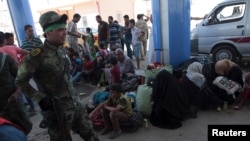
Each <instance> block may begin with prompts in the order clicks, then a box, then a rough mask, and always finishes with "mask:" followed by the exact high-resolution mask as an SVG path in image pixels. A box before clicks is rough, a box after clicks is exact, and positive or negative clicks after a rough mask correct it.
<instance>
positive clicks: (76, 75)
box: [71, 71, 82, 84]
mask: <svg viewBox="0 0 250 141" xmlns="http://www.w3.org/2000/svg"><path fill="white" fill-rule="evenodd" d="M81 75H82V71H79V72H77V73H76V74H75V75H73V76H72V78H71V81H72V83H73V84H75V83H76V82H77V80H79V78H80V76H81Z"/></svg>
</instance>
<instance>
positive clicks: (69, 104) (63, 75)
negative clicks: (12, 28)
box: [16, 11, 99, 141]
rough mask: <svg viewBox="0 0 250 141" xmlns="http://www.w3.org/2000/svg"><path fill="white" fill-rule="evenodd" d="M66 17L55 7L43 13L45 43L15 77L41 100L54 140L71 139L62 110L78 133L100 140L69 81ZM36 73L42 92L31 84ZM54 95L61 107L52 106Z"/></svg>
mask: <svg viewBox="0 0 250 141" xmlns="http://www.w3.org/2000/svg"><path fill="white" fill-rule="evenodd" d="M66 21H67V15H65V14H63V15H58V14H57V13H56V12H54V11H49V12H46V13H44V14H43V15H41V17H40V19H39V23H40V24H41V26H42V28H43V31H44V32H45V36H46V40H45V42H44V45H43V47H41V48H37V49H34V50H32V51H31V52H30V54H29V55H28V56H27V57H26V58H25V60H24V62H23V63H22V65H21V66H20V67H19V69H18V76H17V79H16V81H17V83H18V84H19V85H20V86H21V88H22V91H23V92H24V93H25V94H26V96H28V97H30V98H33V99H34V100H35V101H36V102H38V103H39V106H40V108H41V110H42V115H43V117H44V121H46V122H45V123H46V124H45V125H47V126H45V127H47V128H48V132H49V135H50V140H51V141H69V140H72V139H71V137H68V136H67V133H64V132H62V130H61V128H64V127H65V126H62V124H61V123H60V122H59V120H58V119H60V117H59V116H58V113H60V112H62V113H63V116H64V117H63V118H64V119H66V122H67V125H68V126H67V127H68V128H69V129H72V130H73V131H74V132H76V133H78V134H79V135H80V136H81V137H82V138H83V139H84V141H99V138H98V136H97V135H96V133H95V131H94V130H93V127H92V122H91V120H89V118H88V115H87V112H86V109H85V108H83V106H82V104H81V103H80V102H79V98H78V97H77V96H76V94H75V91H74V89H73V85H72V82H71V81H70V79H71V78H70V70H69V69H70V60H69V59H68V57H67V55H66V50H65V49H64V48H63V46H62V45H63V44H64V42H65V37H66V29H65V26H66ZM33 76H35V77H36V78H37V80H38V81H39V83H40V84H41V86H42V89H43V92H40V91H36V90H35V89H34V88H33V87H32V86H31V85H30V84H29V80H30V78H32V77H33ZM51 99H56V101H57V103H59V106H58V107H59V109H61V111H55V110H54V109H53V108H52V107H54V105H53V103H52V100H51ZM58 117H59V118H58ZM42 126H44V125H42ZM64 131H65V130H64ZM66 131H67V130H66ZM68 132H69V131H68ZM69 136H70V133H69Z"/></svg>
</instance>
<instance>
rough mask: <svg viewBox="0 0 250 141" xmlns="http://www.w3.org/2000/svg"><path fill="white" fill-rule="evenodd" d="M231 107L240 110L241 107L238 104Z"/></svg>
mask: <svg viewBox="0 0 250 141" xmlns="http://www.w3.org/2000/svg"><path fill="white" fill-rule="evenodd" d="M233 108H234V110H240V109H241V107H240V106H238V105H236V106H233Z"/></svg>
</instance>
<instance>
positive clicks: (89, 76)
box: [0, 11, 250, 141]
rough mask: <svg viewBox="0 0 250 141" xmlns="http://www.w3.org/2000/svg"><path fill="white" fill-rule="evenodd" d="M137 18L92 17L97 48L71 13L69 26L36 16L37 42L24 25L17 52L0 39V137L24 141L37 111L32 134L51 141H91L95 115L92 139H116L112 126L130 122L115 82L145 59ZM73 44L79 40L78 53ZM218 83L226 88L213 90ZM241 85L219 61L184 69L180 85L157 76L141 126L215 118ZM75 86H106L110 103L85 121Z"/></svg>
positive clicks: (229, 65)
mask: <svg viewBox="0 0 250 141" xmlns="http://www.w3.org/2000/svg"><path fill="white" fill-rule="evenodd" d="M143 17H145V15H143V14H138V15H137V21H135V20H134V19H129V16H128V15H124V17H123V18H124V22H125V25H124V26H121V25H119V23H118V22H117V21H114V19H113V17H112V16H109V17H108V22H105V21H104V20H102V17H101V16H100V15H97V16H96V21H97V22H98V23H99V25H98V44H97V45H96V44H95V43H94V42H95V40H94V37H93V34H92V32H91V28H87V29H86V33H87V35H80V34H79V33H78V32H77V22H78V21H79V20H80V18H81V16H80V14H77V13H76V14H74V16H73V19H72V20H71V21H70V22H69V23H67V20H68V16H67V15H65V14H62V15H59V14H58V13H56V12H54V11H48V12H45V13H44V14H42V15H41V17H40V19H39V23H40V25H41V27H42V29H43V31H44V36H45V41H44V42H42V41H41V40H40V39H39V38H37V37H35V36H34V31H33V30H34V29H33V27H32V26H31V25H25V26H24V32H25V34H26V38H25V39H23V41H22V44H21V46H20V47H17V46H16V45H15V44H14V37H13V34H12V33H3V32H0V59H1V61H0V84H1V85H0V91H1V96H2V99H1V100H0V105H1V106H0V128H1V129H4V130H0V135H1V136H3V137H5V138H11V137H9V135H8V133H7V132H4V131H8V132H13V133H15V136H12V138H13V140H17V138H19V139H20V140H23V141H25V140H27V135H28V134H29V133H30V131H31V130H32V123H31V121H30V119H29V113H36V110H35V106H34V105H35V104H38V105H39V108H40V110H41V113H42V116H43V120H42V121H41V123H40V127H41V128H47V129H48V132H49V135H50V140H52V141H59V140H61V141H64V140H72V138H71V135H70V131H69V130H70V129H71V130H73V131H74V132H75V133H77V134H79V135H80V137H81V138H83V139H84V140H86V141H99V137H98V135H97V133H96V131H95V130H94V128H93V126H92V121H91V118H93V116H94V114H95V113H96V112H97V111H99V112H100V111H101V115H102V117H103V119H104V125H105V128H104V129H103V130H102V131H101V133H100V134H101V135H103V134H106V133H108V132H110V131H113V132H112V134H111V136H110V138H116V137H117V136H119V135H120V134H121V133H122V130H121V128H120V126H119V121H128V120H130V118H131V116H132V114H133V109H132V106H131V103H130V102H131V101H129V100H128V98H127V97H124V95H123V94H122V86H121V84H122V81H123V79H124V78H123V76H124V75H126V76H128V75H135V71H136V69H141V64H140V60H144V59H145V57H146V56H147V53H146V52H147V40H148V36H149V35H148V27H147V21H149V17H147V19H143ZM151 22H152V18H151ZM66 27H67V28H66ZM79 38H82V40H83V44H82V45H81V46H79V45H78V39H79ZM65 41H67V43H68V46H66V47H65V46H63V45H64V43H65ZM124 45H125V46H126V48H127V49H126V50H127V54H125V51H124ZM133 56H134V57H135V60H136V62H135V63H134V62H133ZM219 76H223V77H222V78H224V79H225V78H226V80H228V81H226V82H225V83H223V84H221V83H220V82H221V80H219V81H218V82H215V80H216V79H217V78H218V79H219ZM31 79H32V80H33V81H34V82H35V86H33V85H31V83H30V80H31ZM229 80H230V81H229ZM249 80H250V77H249V75H247V77H246V78H245V79H243V73H242V70H241V68H240V67H239V66H238V65H237V64H235V63H234V62H232V61H230V60H226V59H225V60H221V61H218V62H215V63H211V64H205V65H203V64H201V63H199V62H195V63H192V64H190V65H189V66H188V68H187V73H186V74H185V75H183V77H182V79H180V80H178V79H177V78H176V77H175V76H174V75H173V74H171V73H170V72H168V71H161V72H160V73H159V74H158V75H157V76H156V78H155V81H154V83H153V85H152V88H153V92H152V99H151V104H152V113H151V115H150V117H149V119H150V121H151V123H152V124H153V125H155V126H158V127H160V128H167V129H176V128H179V127H181V122H182V121H184V120H186V119H188V118H190V117H192V118H195V117H196V116H197V115H196V114H197V109H199V108H201V109H209V108H215V109H216V110H218V111H220V110H221V107H222V105H223V104H225V102H226V103H227V104H232V105H234V108H235V109H240V108H241V106H242V105H243V104H244V102H245V101H246V99H247V97H248V96H249V85H250V84H249ZM227 82H228V83H230V84H229V85H230V86H231V83H233V84H235V85H237V86H238V88H237V89H235V91H233V92H232V89H231V87H230V89H229V88H228V86H225V85H224V84H226V83H227ZM80 83H84V84H87V83H88V84H89V83H90V84H92V85H95V86H108V90H109V92H110V97H109V98H108V99H107V100H106V101H104V102H103V103H102V104H100V105H99V106H98V107H97V108H96V109H95V110H94V111H93V112H92V113H90V114H89V115H87V114H88V113H87V111H86V109H85V108H84V106H83V105H82V103H81V102H80V100H79V95H78V94H77V93H76V91H75V89H74V86H75V85H77V84H80ZM232 87H233V86H232ZM235 99H239V101H236V100H235ZM34 103H35V104H34ZM26 105H29V106H28V108H25V107H27V106H26ZM11 141H12V140H11Z"/></svg>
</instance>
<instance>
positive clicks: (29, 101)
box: [26, 97, 35, 110]
mask: <svg viewBox="0 0 250 141" xmlns="http://www.w3.org/2000/svg"><path fill="white" fill-rule="evenodd" d="M26 99H27V102H28V104H29V106H30V109H32V110H34V109H35V104H34V102H33V100H32V99H30V98H28V97H26Z"/></svg>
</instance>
